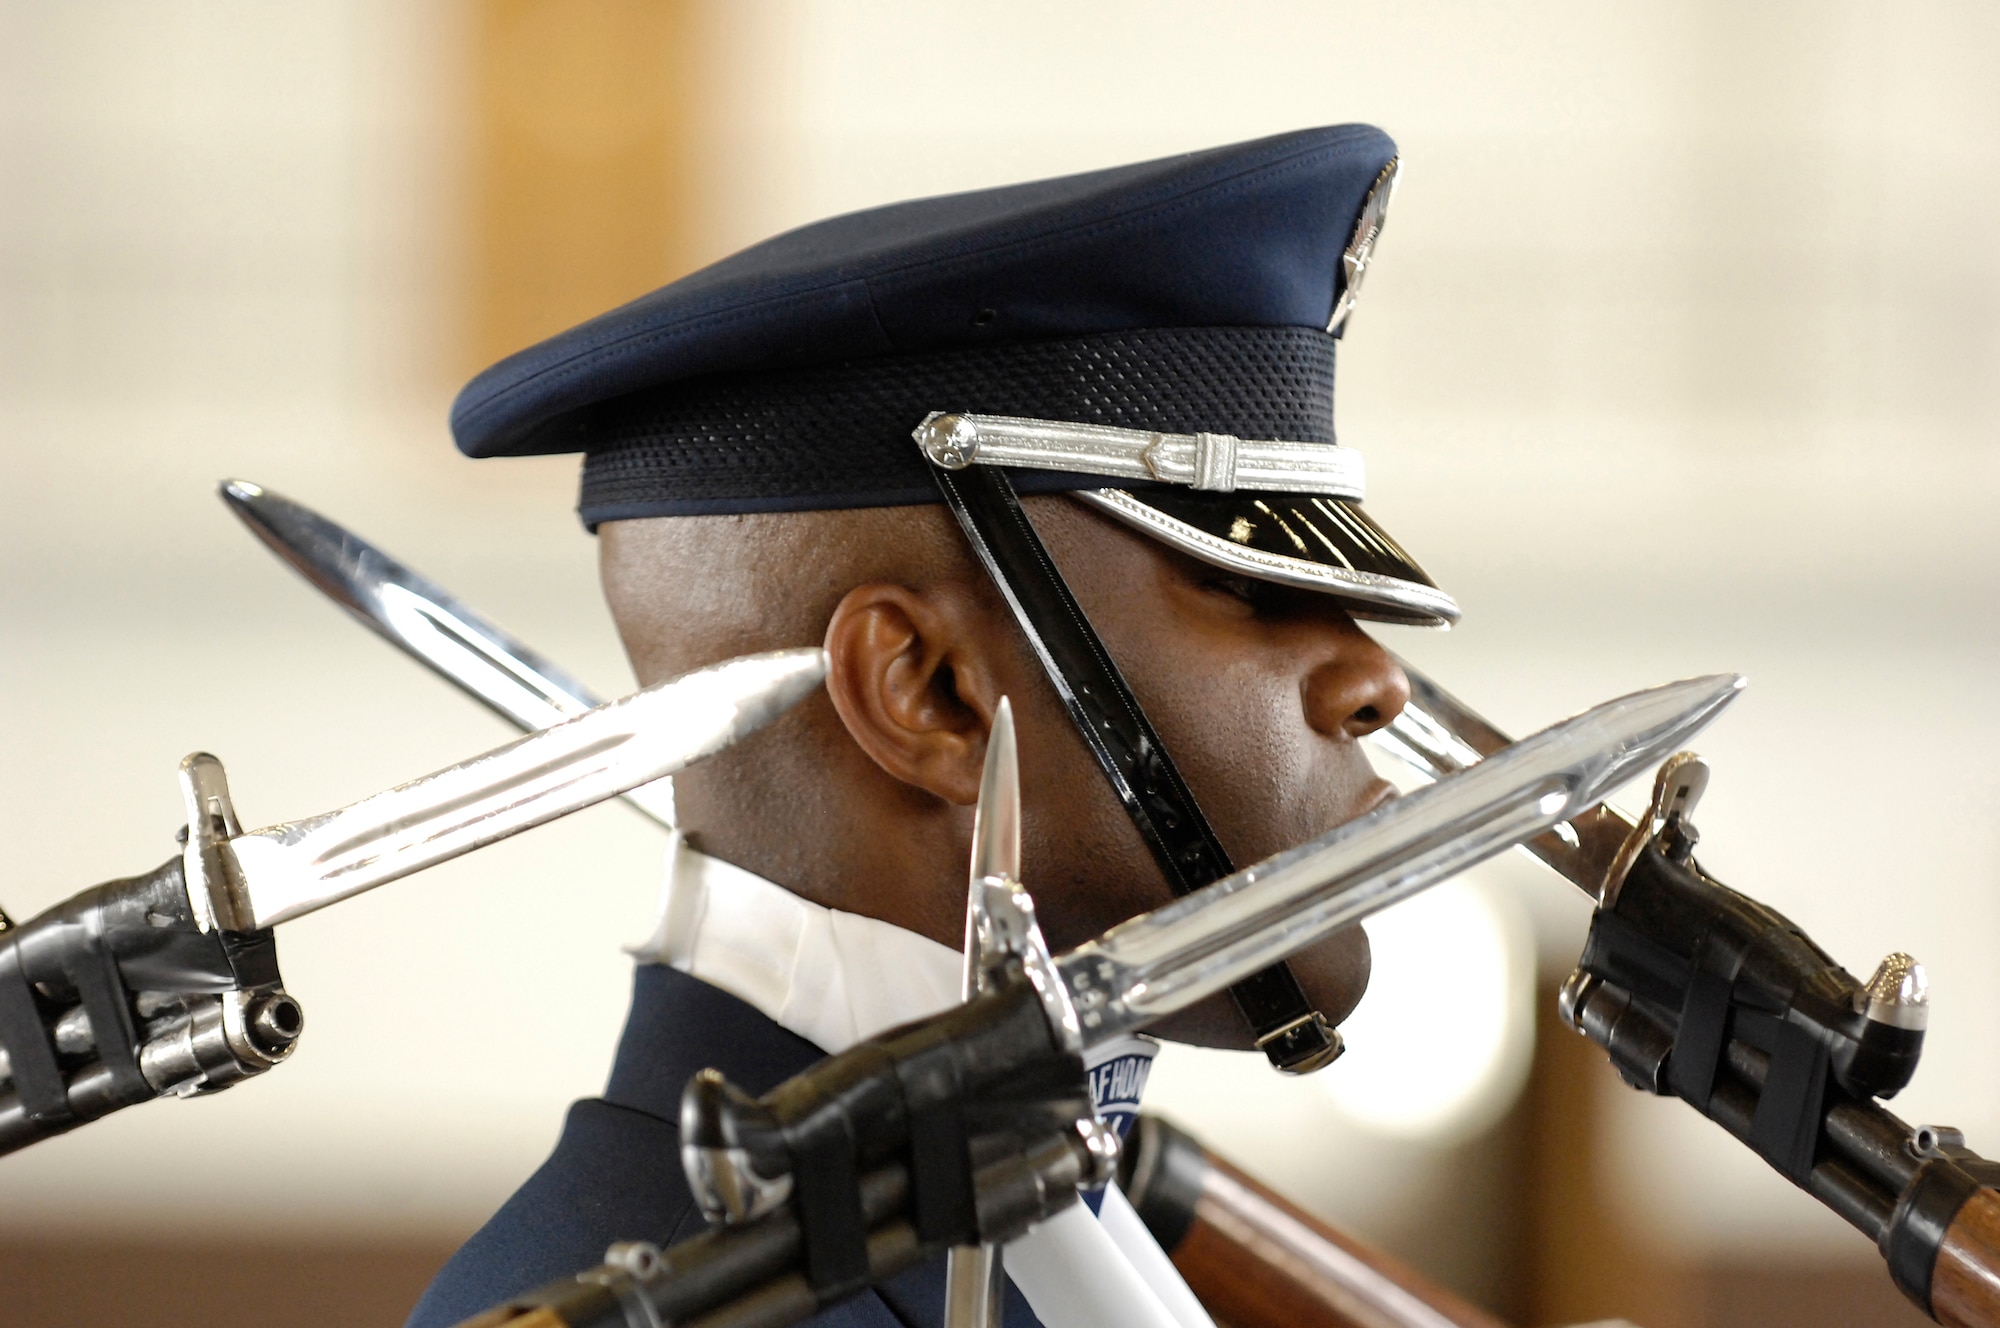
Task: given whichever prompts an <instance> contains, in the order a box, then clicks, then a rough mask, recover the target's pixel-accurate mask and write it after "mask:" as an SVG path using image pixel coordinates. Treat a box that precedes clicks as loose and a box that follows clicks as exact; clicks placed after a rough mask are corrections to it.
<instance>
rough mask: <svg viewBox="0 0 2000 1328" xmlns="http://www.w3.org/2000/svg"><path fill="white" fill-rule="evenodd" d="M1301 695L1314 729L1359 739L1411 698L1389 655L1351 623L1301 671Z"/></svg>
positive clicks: (1407, 682) (1384, 723)
mask: <svg viewBox="0 0 2000 1328" xmlns="http://www.w3.org/2000/svg"><path fill="white" fill-rule="evenodd" d="M1303 699H1304V702H1305V711H1306V722H1307V723H1308V724H1310V725H1312V727H1313V730H1314V731H1315V732H1318V733H1324V734H1325V735H1327V736H1328V737H1333V736H1335V735H1336V734H1340V733H1345V734H1347V735H1348V736H1349V737H1353V738H1361V737H1366V736H1367V735H1368V734H1370V733H1373V732H1375V730H1377V729H1380V728H1386V727H1387V726H1388V724H1389V722H1390V721H1391V720H1393V719H1395V717H1396V716H1397V715H1399V714H1401V713H1402V711H1403V707H1404V706H1406V705H1408V704H1409V702H1410V680H1409V679H1408V678H1406V677H1404V676H1403V670H1402V667H1401V666H1400V665H1398V664H1397V663H1396V660H1395V657H1394V656H1392V655H1390V653H1389V652H1388V651H1386V650H1384V649H1383V648H1382V647H1381V646H1379V645H1377V644H1376V643H1375V642H1374V640H1373V639H1372V638H1370V637H1369V636H1368V634H1367V633H1365V632H1363V631H1362V630H1361V629H1360V628H1359V627H1355V626H1352V625H1351V624H1350V625H1347V626H1346V627H1345V630H1343V631H1342V632H1341V633H1340V639H1339V640H1338V642H1337V643H1335V646H1334V648H1333V649H1332V650H1331V651H1329V652H1328V655H1327V657H1326V658H1324V659H1322V660H1321V661H1320V662H1319V663H1318V664H1316V665H1314V666H1313V668H1312V669H1311V670H1310V671H1309V672H1308V673H1307V674H1306V678H1305V686H1304V697H1303Z"/></svg>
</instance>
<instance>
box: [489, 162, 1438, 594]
mask: <svg viewBox="0 0 2000 1328" xmlns="http://www.w3.org/2000/svg"><path fill="white" fill-rule="evenodd" d="M1395 158H1396V149H1395V144H1394V143H1393V142H1391V140H1390V139H1389V137H1388V136H1387V135H1386V134H1384V133H1382V132H1381V131H1380V130H1378V129H1374V128H1371V127H1369V126H1366V125H1342V126H1335V127H1331V128H1322V129H1308V130H1301V131H1298V132H1295V133H1289V134H1281V135H1278V136H1276V137H1272V138H1265V139H1259V140H1256V141H1254V142H1250V143H1243V144H1236V145H1232V146H1229V147H1222V148H1213V149H1209V150H1207V151H1202V152H1193V153H1188V154H1185V155H1182V156H1177V157H1168V158H1163V159H1161V160H1158V161H1151V162H1144V163H1140V164H1138V165H1134V166H1124V167H1119V168H1116V169H1113V170H1105V171H1093V172H1090V173H1087V174H1083V175H1072V176H1065V177H1062V178H1059V179H1054V180H1043V181H1037V182H1034V183H1030V184H1022V185H1012V186H1008V187H1004V188H999V189H987V190H980V191H977V192H973V193H965V194H953V195H948V196H945V197H940V198H929V199H919V200H917V201H914V202H908V203H898V204H894V205H892V206H888V207H881V208H874V209H870V210H868V211H865V212H856V213H851V214H849V215H847V216H842V217H835V218H831V219H829V220H827V221H822V222H818V223H815V224H813V225H810V226H805V227H802V228H800V229H798V230H795V231H791V232H788V233H786V234H784V235H780V236H777V237H776V238H774V239H771V240H767V241H765V242H764V243H762V244H759V245H756V246H754V247H752V248H749V249H746V250H744V251H743V252H741V253H739V254H736V255H734V256H733V257H730V258H727V259H724V260H723V261H721V262H719V263H716V264H714V265H712V266H710V267H707V268H704V269H702V270H701V271H699V272H696V273H693V274H692V275H690V276H687V277H684V278H682V279H681V280H679V281H676V282H674V283H672V284H671V285H668V286H665V287H662V288H661V289H659V290H657V291H654V292H652V293H651V294H649V295H646V296H643V297H641V298H640V299H637V300H634V301H633V302H632V303H630V304H627V305H624V306H622V307H620V308H618V309H614V310H612V311H611V312H609V313H607V314H604V315H602V316H600V317H598V318H594V319H592V320H590V321H589V322H587V323H584V324H582V325H580V326H578V327H575V328H572V329H570V330H569V331H567V332H564V333H562V334H560V335H558V336H555V337H552V338H550V339H549V340H547V341H544V342H542V343H541V344H540V345H537V346H532V347H530V348H529V349H527V350H524V351H521V352H520V353H518V354H516V355H512V356H509V357H508V358H507V359H505V360H502V361H501V362H500V363H498V364H496V365H494V366H493V367H492V368H490V369H488V370H486V371H485V372H484V373H482V374H480V375H479V376H478V377H477V378H475V379H474V380H473V381H472V382H471V383H470V384H468V385H467V386H466V388H465V390H464V391H462V392H461V393H460V394H459V397H458V400H457V402H456V403H454V405H453V407H452V417H451V424H452V432H453V434H454V436H455V437H456V439H457V441H458V445H459V447H460V449H461V450H462V451H464V452H465V453H467V454H468V455H470V456H475V457H492V456H520V455H530V454H536V453H550V452H575V451H580V452H584V453H586V454H587V456H586V461H585V466H584V479H583V495H582V502H581V514H582V516H583V519H584V521H585V523H586V524H587V525H589V526H590V527H591V528H593V529H594V528H595V527H596V526H597V525H598V524H599V523H600V522H603V521H608V520H621V519H630V518H639V517H654V516H694V515H708V514H721V513H740V512H769V511H799V510H814V509H827V508H841V507H869V506H886V505H895V504H907V503H927V502H935V501H937V500H938V493H937V490H936V487H935V485H934V483H933V481H932V479H931V477H930V471H929V464H928V462H927V461H926V460H925V458H924V456H923V454H922V453H921V452H920V451H919V450H918V448H917V447H916V445H915V444H914V443H913V442H912V440H911V431H912V430H913V429H915V428H916V427H917V426H918V425H919V424H920V423H922V422H923V420H924V419H925V418H926V416H928V415H930V414H931V413H932V412H936V411H948V412H955V413H960V414H986V415H999V416H1013V417H1027V418H1032V419H1045V420H1059V421H1069V422H1074V423H1082V424H1093V425H1110V426H1115V427H1122V428H1128V429H1138V430H1151V431H1159V432H1165V433H1175V434H1190V435H1194V434H1216V435H1231V436H1235V437H1240V438H1246V439H1279V440H1288V441H1291V442H1297V443H1306V444H1318V445H1324V446H1329V447H1330V446H1331V445H1332V444H1333V443H1334V435H1333V366H1334V348H1335V344H1336V336H1337V334H1338V331H1339V323H1340V320H1341V319H1343V318H1344V316H1345V310H1346V307H1347V305H1348V304H1349V303H1350V302H1351V299H1352V295H1353V287H1354V286H1355V284H1356V283H1357V282H1358V278H1359V274H1360V272H1361V271H1362V270H1363V269H1365V266H1366V263H1367V260H1368V257H1369V252H1370V250H1371V249H1372V244H1373V239H1374V235H1375V233H1376V232H1377V231H1378V230H1379V226H1380V214H1381V209H1382V208H1383V207H1384V206H1386V202H1387V196H1388V193H1389V189H1390V186H1391V185H1392V184H1393V179H1394V168H1395ZM1106 485H1107V481H1106V479H1105V477H1104V475H1102V474H1086V473H1079V472H1067V471H1053V470H1028V471H1021V472H1018V473H1017V475H1016V486H1017V488H1018V489H1020V490H1021V491H1022V492H1029V493H1032V492H1051V491H1062V490H1085V489H1104V488H1105V487H1106ZM1172 487H1173V486H1168V485H1152V484H1146V483H1126V484H1122V485H1120V486H1119V489H1120V491H1121V492H1127V493H1129V495H1130V496H1131V497H1132V498H1134V499H1136V500H1140V501H1142V502H1149V501H1150V500H1151V499H1152V498H1153V497H1154V492H1153V491H1154V490H1156V489H1157V490H1160V491H1161V492H1160V496H1161V497H1163V498H1166V497H1171V498H1172V500H1173V505H1174V506H1175V507H1176V513H1177V514H1176V515H1175V516H1173V517H1171V518H1167V517H1164V516H1162V517H1161V520H1163V521H1167V522H1169V523H1170V524H1171V525H1173V526H1175V527H1176V528H1178V527H1179V526H1182V525H1186V524H1187V523H1188V519H1189V517H1188V513H1189V510H1190V505H1192V508H1193V509H1199V513H1205V514H1206V515H1205V516H1203V517H1202V518H1201V519H1200V520H1198V521H1197V522H1196V524H1198V525H1200V526H1202V527H1203V528H1205V529H1206V528H1211V527H1212V529H1209V530H1208V534H1209V537H1210V538H1211V539H1212V540H1220V541H1221V542H1222V543H1223V544H1225V545H1229V546H1230V547H1231V548H1234V549H1239V550H1243V551H1245V552H1246V554H1247V552H1248V551H1250V550H1251V548H1252V546H1253V545H1264V546H1268V550H1267V552H1268V554H1269V557H1270V558H1272V559H1276V560H1280V561H1298V560H1301V559H1303V560H1304V561H1306V562H1311V563H1314V564H1320V565H1324V566H1325V567H1326V568H1327V569H1329V571H1330V572H1332V573H1336V574H1337V575H1336V576H1335V579H1336V580H1338V579H1339V577H1340V576H1342V575H1344V576H1345V577H1346V578H1347V579H1348V581H1349V582H1352V583H1353V584H1355V585H1359V584H1360V583H1361V582H1362V581H1369V582H1371V583H1372V582H1373V581H1375V580H1380V579H1382V578H1387V580H1388V581H1389V582H1395V583H1398V584H1401V585H1407V586H1408V588H1409V590H1410V592H1411V593H1412V594H1415V596H1416V599H1415V600H1412V601H1410V602H1407V603H1405V602H1403V601H1405V600H1409V596H1408V595H1401V594H1400V593H1399V594H1396V595H1391V598H1392V599H1395V600H1396V601H1397V602H1396V603H1393V604H1391V603H1388V602H1386V601H1385V602H1383V603H1381V604H1380V605H1379V606H1378V607H1380V608H1382V609H1384V610H1389V612H1386V613H1385V614H1383V615H1382V616H1392V617H1400V618H1403V619H1404V620H1411V621H1444V620H1448V619H1450V618H1454V617H1456V616H1457V609H1456V606H1455V605H1452V604H1451V601H1450V598H1449V597H1448V596H1446V595H1444V594H1443V592H1442V591H1439V590H1437V589H1436V588H1435V587H1434V586H1433V585H1432V584H1431V583H1430V581H1429V578H1428V577H1426V576H1425V575H1424V574H1423V572H1422V571H1421V569H1419V568H1417V567H1416V565H1415V563H1414V562H1412V561H1410V560H1409V558H1408V555H1407V554H1405V553H1404V552H1403V551H1402V550H1401V549H1400V548H1398V547H1396V546H1395V544H1394V541H1393V540H1390V539H1389V538H1388V537H1387V536H1386V535H1385V534H1383V533H1382V532H1381V531H1380V529H1379V527H1375V526H1374V525H1373V524H1372V522H1369V521H1368V519H1367V518H1366V517H1365V516H1363V515H1362V514H1361V512H1360V508H1359V504H1358V503H1356V502H1351V501H1347V500H1344V499H1326V498H1319V499H1314V500H1313V502H1314V503H1316V504H1318V508H1324V509H1325V512H1326V513H1333V512H1334V508H1338V512H1337V513H1334V515H1331V516H1329V515H1324V514H1322V515H1321V516H1319V517H1314V516H1312V515H1311V514H1310V513H1307V512H1305V511H1304V510H1303V509H1301V510H1294V511H1292V513H1291V517H1290V519H1289V521H1287V520H1286V519H1285V518H1282V517H1277V516H1273V515H1271V514H1270V513H1269V512H1268V509H1269V508H1270V503H1268V502H1265V503H1264V505H1263V507H1262V508H1258V507H1256V506H1254V504H1255V502H1256V501H1257V499H1256V496H1255V495H1246V494H1243V493H1236V494H1206V495H1203V494H1188V493H1187V492H1186V491H1185V490H1183V491H1181V492H1178V493H1174V494H1171V495H1169V494H1167V493H1166V492H1165V491H1166V490H1168V489H1171V488H1172ZM1268 496H1269V495H1267V497H1268ZM1278 496H1279V497H1286V495H1278ZM1218 499H1219V500H1226V501H1222V502H1220V503H1219V504H1217V503H1215V502H1211V501H1210V500H1218ZM1328 504H1331V506H1328ZM1210 507H1212V508H1213V509H1214V510H1213V511H1210V510H1209V508H1210ZM1318 508H1316V509H1315V510H1318ZM1336 518H1337V519H1336ZM1127 519H1128V520H1129V519H1130V518H1129V517H1127ZM1301 523H1303V524H1304V525H1306V526H1308V527H1311V528H1312V530H1311V533H1308V532H1307V531H1306V530H1302V529H1300V528H1299V527H1300V525H1301ZM1319 526H1324V527H1326V529H1325V531H1323V532H1322V531H1320V530H1319V529H1318V527H1319ZM1231 532H1233V533H1231ZM1246 532H1247V533H1246ZM1151 533H1154V534H1159V533H1160V531H1159V530H1153V531H1151ZM1189 551H1190V552H1195V553H1197V554H1198V556H1203V557H1210V553H1211V552H1212V551H1210V552H1203V551H1202V550H1200V549H1195V548H1190V549H1189ZM1228 551H1229V550H1228V549H1225V550H1224V552H1228ZM1210 560H1211V561H1217V560H1218V559H1216V558H1213V557H1210ZM1274 565H1275V564H1274ZM1242 570H1248V571H1251V572H1252V574H1255V575H1268V574H1269V568H1268V567H1264V566H1261V565H1260V566H1259V567H1257V568H1245V569H1242ZM1356 578H1359V580H1356ZM1272 579H1280V580H1284V579H1293V580H1301V583H1304V581H1307V580H1311V579H1312V578H1310V577H1306V578H1303V579H1302V578H1288V577H1284V576H1278V577H1273V578H1272ZM1319 579H1320V580H1324V579H1325V577H1324V576H1321V577H1320V578H1319ZM1321 588H1326V589H1335V588H1336V587H1333V586H1322V587H1321ZM1363 598H1364V599H1365V598H1370V597H1369V596H1365V595H1364V596H1363ZM1375 598H1379V597H1375ZM1419 601H1420V602H1419Z"/></svg>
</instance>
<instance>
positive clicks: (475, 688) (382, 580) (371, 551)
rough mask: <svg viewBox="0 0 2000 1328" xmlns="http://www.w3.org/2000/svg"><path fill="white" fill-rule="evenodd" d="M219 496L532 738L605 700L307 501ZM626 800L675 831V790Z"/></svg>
mask: <svg viewBox="0 0 2000 1328" xmlns="http://www.w3.org/2000/svg"><path fill="white" fill-rule="evenodd" d="M220 493H221V495H222V500H223V502H224V503H226V504H228V506H229V510H230V511H232V512H234V513H235V514H236V515H237V517H238V518H239V519H241V520H242V522H243V524H244V525H246V526H248V527H249V528H250V531H251V533H252V534H254V535H256V536H257V538H258V539H259V540H261V541H263V543H264V544H265V546H266V547H268V548H269V549H270V550H271V551H272V552H273V553H275V554H277V555H278V557H279V558H280V559H281V560H282V561H283V562H284V563H285V564H286V565H287V566H289V567H291V568H292V570H294V571H296V572H297V573H298V574H299V575H300V576H303V577H304V578H305V579H306V580H307V581H308V582H309V583H310V584H312V585H313V586H314V587H315V588H317V589H318V590H319V591H320V592H321V593H322V594H324V595H325V596H326V597H327V598H328V599H331V600H332V601H333V602H334V603H336V604H338V605H340V606H341V607H342V608H343V609H346V610H347V611H348V612H349V613H351V614H353V615H354V616H355V617H356V618H357V619H359V620H360V621H361V622H362V623H364V624H365V625H366V626H367V627H368V628H369V630H371V631H373V632H376V633H377V634H379V635H380V636H382V637H383V638H384V639H385V640H387V641H388V642H389V643H390V644H392V645H394V646H395V647H396V648H397V649H399V650H401V651H403V652H404V653H405V654H407V655H409V656H410V657H411V658H413V659H415V660H417V661H418V662H419V663H421V664H423V665H424V666H426V667H427V668H429V669H431V670H433V671H434V672H436V673H437V674H438V675H439V676H440V677H442V678H444V679H446V680H447V681H449V682H452V683H454V684H456V685H457V686H458V687H459V688H460V689H461V690H463V691H465V692H466V693H467V694H469V695H470V696H472V697H473V698H474V699H475V700H477V701H479V702H481V703H482V704H484V705H486V706H487V707H489V708H490V709H492V710H493V711H494V712H495V713H497V714H498V715H500V716H501V717H502V718H503V719H507V720H511V721H512V722H513V723H515V724H516V725H518V726H520V727H521V728H522V729H525V730H527V731H528V732H530V733H532V732H535V731H536V730H538V729H545V728H547V727H549V726H550V725H551V724H560V723H562V722H563V721H564V720H566V719H571V718H574V717H575V716H577V715H581V714H583V713H584V712H585V711H587V710H592V709H595V708H596V707H597V706H599V705H602V704H603V701H602V700H601V699H600V698H599V697H597V696H595V695H593V694H592V692H591V690H590V689H589V688H588V687H585V686H584V685H583V683H581V682H580V681H578V680H577V679H576V677H574V676H573V675H572V674H570V673H568V672H567V671H565V670H564V669H562V668H561V667H559V666H558V665H556V664H555V663H554V662H553V661H552V660H550V659H549V658H548V657H547V656H545V655H542V654H540V653H539V652H537V651H535V650H534V649H533V648H531V647H530V646H528V645H527V644H526V643H524V642H523V641H521V640H520V639H519V638H517V637H515V636H514V635H513V634H512V633H510V632H508V631H507V630H506V629H505V628H503V627H500V626H499V625H497V624H496V623H494V622H492V621H491V620H490V619H488V618H486V617H484V616H483V615H481V614H480V613H479V612H478V611H476V610H475V609H473V608H472V607H471V606H470V605H468V604H467V603H465V601H464V600H461V599H459V598H458V597H457V596H456V595H453V594H452V593H451V592H450V591H448V590H446V589H445V588H444V587H442V586H440V585H438V584H437V583H436V582H435V581H432V580H431V579H430V578H428V577H426V576H424V575H423V574H421V573H419V572H417V571H415V570H413V569H412V568H410V567H408V566H406V565H404V564H403V563H400V562H398V561H397V560H396V559H394V558H391V557H390V556H389V555H388V554H386V553H384V552H382V550H380V549H378V548H376V547H375V546H374V545H372V544H370V543H369V542H368V541H367V540H364V539H362V538H361V537H360V536H359V535H356V534H355V533H354V532H353V531H351V530H348V529H347V528H346V527H344V526H342V525H340V524H338V523H337V522H334V521H330V520H328V519H327V518H326V517H323V516H321V515H320V514H319V513H317V512H315V511H313V510H312V509H311V508H309V507H307V506H305V505H304V504H303V503H296V502H293V501H292V500H291V499H289V498H286V497H284V496H283V495H281V494H277V493H273V492H272V491H271V490H269V489H266V488H264V487H263V486H262V485H259V484H253V483H251V482H250V481H249V480H224V481H223V482H222V485H221V488H220ZM625 797H626V799H627V801H629V802H631V803H632V804H633V805H635V806H637V807H638V808H639V810H641V811H643V812H645V813H646V815H648V816H650V817H652V818H653V819H654V820H656V821H658V822H659V823H660V824H662V825H664V826H666V827H668V828H669V829H671V828H672V827H673V823H674V803H673V788H672V786H671V785H660V786H657V787H652V788H639V789H633V790H632V791H631V792H629V793H627V794H626V795H625Z"/></svg>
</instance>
